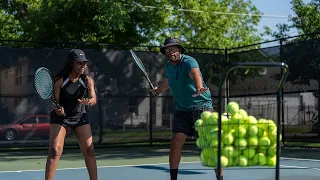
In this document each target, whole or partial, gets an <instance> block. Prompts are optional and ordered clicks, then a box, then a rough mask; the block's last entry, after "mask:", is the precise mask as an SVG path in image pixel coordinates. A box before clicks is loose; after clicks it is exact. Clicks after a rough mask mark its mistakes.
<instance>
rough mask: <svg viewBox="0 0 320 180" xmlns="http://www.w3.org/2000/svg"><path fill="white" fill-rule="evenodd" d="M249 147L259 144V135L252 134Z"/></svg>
mask: <svg viewBox="0 0 320 180" xmlns="http://www.w3.org/2000/svg"><path fill="white" fill-rule="evenodd" d="M247 141H248V146H249V147H257V146H258V144H259V139H258V137H257V136H251V137H249V138H248V139H247Z"/></svg>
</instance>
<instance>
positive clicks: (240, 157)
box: [236, 156, 248, 167]
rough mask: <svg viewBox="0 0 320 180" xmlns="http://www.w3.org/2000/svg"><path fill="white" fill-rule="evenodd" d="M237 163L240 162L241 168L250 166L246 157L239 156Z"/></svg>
mask: <svg viewBox="0 0 320 180" xmlns="http://www.w3.org/2000/svg"><path fill="white" fill-rule="evenodd" d="M236 161H238V164H239V166H240V167H245V166H247V165H248V159H247V158H246V157H245V156H239V158H238V159H236Z"/></svg>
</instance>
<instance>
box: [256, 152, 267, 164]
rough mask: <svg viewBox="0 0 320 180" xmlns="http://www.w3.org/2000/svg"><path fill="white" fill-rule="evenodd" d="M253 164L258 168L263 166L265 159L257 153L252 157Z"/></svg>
mask: <svg viewBox="0 0 320 180" xmlns="http://www.w3.org/2000/svg"><path fill="white" fill-rule="evenodd" d="M253 162H254V163H255V164H257V165H259V166H263V165H265V164H266V162H267V159H266V156H265V155H264V154H262V153H258V154H256V155H255V156H254V157H253Z"/></svg>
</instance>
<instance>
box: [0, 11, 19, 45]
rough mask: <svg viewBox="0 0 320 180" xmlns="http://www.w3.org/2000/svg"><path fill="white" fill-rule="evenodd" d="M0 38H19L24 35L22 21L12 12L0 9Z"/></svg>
mask: <svg viewBox="0 0 320 180" xmlns="http://www.w3.org/2000/svg"><path fill="white" fill-rule="evenodd" d="M0 27H1V28H0V39H1V40H5V39H13V40H15V39H19V37H20V36H21V35H22V29H21V26H20V23H19V21H18V20H17V19H15V17H14V16H13V15H11V14H8V13H7V12H6V11H4V10H1V9H0Z"/></svg>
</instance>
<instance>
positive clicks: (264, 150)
mask: <svg viewBox="0 0 320 180" xmlns="http://www.w3.org/2000/svg"><path fill="white" fill-rule="evenodd" d="M257 151H258V153H262V154H264V155H267V154H268V149H263V148H260V147H259V148H258V149H257Z"/></svg>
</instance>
